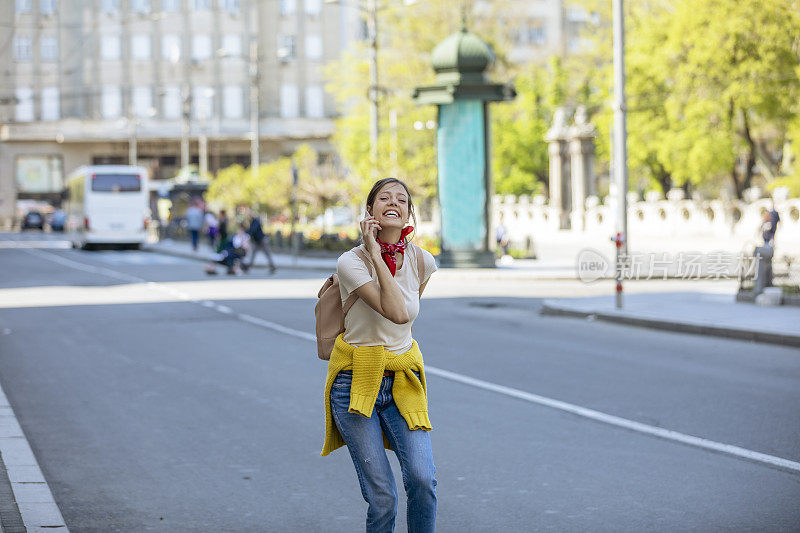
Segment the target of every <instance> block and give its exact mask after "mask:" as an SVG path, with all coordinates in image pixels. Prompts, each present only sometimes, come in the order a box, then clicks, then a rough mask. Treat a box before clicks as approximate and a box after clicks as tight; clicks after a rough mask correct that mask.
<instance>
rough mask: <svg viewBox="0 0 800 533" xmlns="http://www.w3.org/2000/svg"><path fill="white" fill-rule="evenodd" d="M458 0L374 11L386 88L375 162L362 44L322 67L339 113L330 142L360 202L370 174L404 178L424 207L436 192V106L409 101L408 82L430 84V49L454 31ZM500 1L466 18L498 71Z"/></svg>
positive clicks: (502, 46) (381, 74)
mask: <svg viewBox="0 0 800 533" xmlns="http://www.w3.org/2000/svg"><path fill="white" fill-rule="evenodd" d="M467 4H468V6H467V8H468V10H469V12H471V13H472V12H474V11H475V10H474V9H472V7H471V4H472V2H467ZM461 5H462V3H461V2H459V3H453V2H449V1H448V0H428V1H425V2H418V3H415V4H414V5H413V6H408V7H404V6H402V3H400V2H398V3H396V4H389V6H390V7H387V8H386V9H385V10H382V11H380V12H379V28H380V35H379V51H378V72H379V83H380V85H381V87H382V88H383V89H384V90H383V91H382V93H381V97H380V115H379V117H380V128H379V129H380V137H379V140H378V159H377V164H376V165H375V166H374V167H373V164H372V161H371V156H370V139H369V103H368V101H367V89H368V85H369V75H368V63H367V49H366V43H363V42H356V43H354V44H353V46H352V47H351V49H349V50H348V51H346V52H345V53H344V54H343V55H342V57H341V59H340V60H338V61H334V62H332V63H330V64H329V65H327V66H326V68H325V74H326V78H327V80H328V84H327V86H326V90H327V91H328V92H330V93H331V94H333V95H334V96H335V98H336V100H337V102H338V104H339V106H340V108H341V110H342V116H341V117H340V118H339V119H338V120H337V121H336V131H335V133H334V136H333V144H334V146H335V148H336V150H337V152H338V154H339V156H340V157H341V160H342V162H343V164H344V165H345V167H346V168H347V170H348V175H349V178H348V179H349V180H350V182H351V184H352V190H353V192H354V194H355V195H356V198H355V199H354V200H355V201H357V202H360V201H362V200H363V199H364V197H365V196H366V193H367V191H368V190H369V188H370V187H371V186H372V183H374V181H375V179H378V178H382V177H387V176H395V177H398V178H400V179H403V180H404V181H406V183H407V184H408V186H409V187H410V188H411V192H412V194H413V195H414V196H415V199H416V200H417V202H418V203H419V204H423V205H424V203H425V201H426V200H429V199H431V198H433V197H434V196H435V194H436V175H437V170H436V150H435V146H436V139H435V130H433V129H429V128H428V127H427V125H428V124H429V123H433V122H435V120H436V109H435V107H433V106H425V107H419V106H417V105H415V104H414V102H413V101H412V100H411V94H412V91H413V88H414V87H416V86H420V85H426V84H431V83H433V81H434V72H433V69H432V67H431V63H430V53H431V52H432V51H433V48H434V47H435V46H436V45H437V44H438V43H439V42H440V41H442V40H443V39H444V38H445V37H447V36H448V35H451V34H452V33H455V32H456V31H458V30H459V29H460V27H461V17H460V13H461ZM504 6H505V2H503V1H500V2H494V3H492V4H491V5H487V6H485V7H484V8H483V9H484V10H485V11H484V12H482V13H481V16H475V17H471V18H470V20H469V21H468V27H469V29H470V31H473V32H475V33H476V34H478V35H480V36H481V38H483V39H484V40H486V41H487V42H488V43H489V44H490V46H492V48H493V49H494V51H495V53H496V54H497V55H498V58H499V61H498V66H497V70H498V72H503V69H504V68H505V65H506V62H505V61H504V59H503V50H505V49H506V48H507V44H506V39H507V35H508V32H507V31H505V28H504V27H503V25H498V24H497V23H496V22H497V21H498V20H499V16H498V12H499V11H500V10H502V9H503V8H504ZM392 115H395V116H396V117H397V119H396V125H395V124H393V123H392V121H391V116H392ZM420 125H422V127H421V128H420ZM415 126H416V127H415Z"/></svg>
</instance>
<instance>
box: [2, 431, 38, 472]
mask: <svg viewBox="0 0 800 533" xmlns="http://www.w3.org/2000/svg"><path fill="white" fill-rule="evenodd" d="M0 452H2V454H3V462H4V463H5V464H6V468H7V469H9V470H10V469H11V468H12V467H14V466H18V465H25V466H28V465H35V464H37V463H36V458H35V457H34V456H33V452H32V451H31V447H30V446H29V445H28V441H27V440H25V437H3V438H0Z"/></svg>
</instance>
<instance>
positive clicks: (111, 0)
mask: <svg viewBox="0 0 800 533" xmlns="http://www.w3.org/2000/svg"><path fill="white" fill-rule="evenodd" d="M100 10H101V11H102V12H103V13H116V12H117V11H119V0H102V1H101V2H100Z"/></svg>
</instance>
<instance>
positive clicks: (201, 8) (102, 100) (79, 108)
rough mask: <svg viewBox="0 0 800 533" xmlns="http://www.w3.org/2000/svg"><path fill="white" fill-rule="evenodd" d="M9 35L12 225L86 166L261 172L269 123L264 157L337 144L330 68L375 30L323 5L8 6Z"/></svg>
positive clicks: (5, 72) (2, 94) (75, 1)
mask: <svg viewBox="0 0 800 533" xmlns="http://www.w3.org/2000/svg"><path fill="white" fill-rule="evenodd" d="M0 27H2V28H3V34H4V35H5V38H4V39H3V41H4V42H3V46H2V47H0V71H2V76H0V225H8V224H9V223H10V222H11V218H12V217H13V216H14V210H15V208H14V206H15V203H16V199H17V198H19V199H25V198H31V199H42V200H48V201H51V202H57V200H58V196H59V192H60V190H61V188H62V181H63V177H64V176H65V175H66V174H68V173H69V172H70V171H71V170H73V169H74V168H76V167H78V166H80V165H83V164H105V163H109V164H111V163H113V164H120V163H121V164H125V163H128V162H132V161H134V160H135V162H136V163H137V164H140V165H143V166H146V167H148V168H150V169H151V171H152V176H153V178H154V179H155V180H158V179H165V178H171V177H173V176H174V175H175V174H176V172H177V171H178V170H179V169H180V168H181V167H182V166H184V165H186V164H196V165H198V167H199V168H200V169H202V170H205V169H207V170H209V171H210V172H214V171H216V170H217V169H219V168H223V167H225V166H228V165H230V164H233V163H241V164H243V165H245V166H247V165H249V164H250V160H251V159H250V158H251V139H252V138H253V135H254V130H256V129H257V131H258V137H259V141H260V142H259V143H258V148H259V150H258V154H259V160H260V161H268V160H270V159H273V158H275V157H278V156H281V155H286V154H289V153H292V152H293V151H294V149H295V147H296V146H297V145H298V144H300V143H304V142H307V143H310V144H312V146H314V147H315V148H316V149H318V150H321V151H323V152H324V151H326V150H329V147H328V143H327V139H328V138H329V136H330V134H331V133H332V131H333V118H334V117H335V115H336V109H335V106H334V102H333V100H332V98H331V97H330V95H327V94H326V93H325V91H324V80H323V73H322V71H321V68H322V66H323V65H324V64H325V63H326V62H328V61H330V60H332V59H336V58H338V57H339V54H340V52H341V51H342V50H343V49H344V48H345V47H346V46H347V45H348V43H349V41H350V40H352V39H357V38H361V37H362V32H363V29H362V24H361V21H360V19H359V12H358V10H357V9H352V7H348V6H346V5H341V4H328V3H324V2H323V0H4V1H3V2H0ZM256 117H257V118H256ZM256 124H257V126H256Z"/></svg>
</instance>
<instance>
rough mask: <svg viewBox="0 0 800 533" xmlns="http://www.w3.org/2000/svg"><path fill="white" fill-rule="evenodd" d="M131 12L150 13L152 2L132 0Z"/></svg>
mask: <svg viewBox="0 0 800 533" xmlns="http://www.w3.org/2000/svg"><path fill="white" fill-rule="evenodd" d="M131 11H133V12H135V13H150V0H131Z"/></svg>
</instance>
